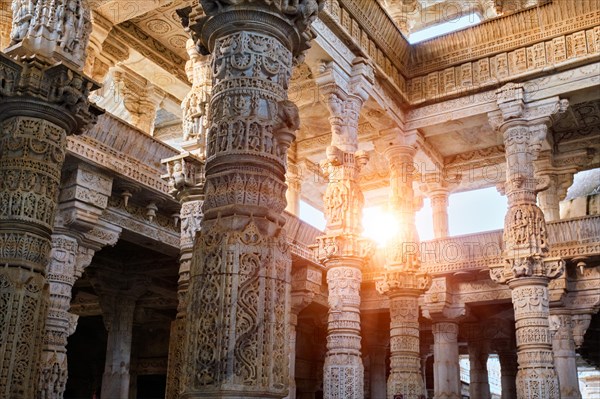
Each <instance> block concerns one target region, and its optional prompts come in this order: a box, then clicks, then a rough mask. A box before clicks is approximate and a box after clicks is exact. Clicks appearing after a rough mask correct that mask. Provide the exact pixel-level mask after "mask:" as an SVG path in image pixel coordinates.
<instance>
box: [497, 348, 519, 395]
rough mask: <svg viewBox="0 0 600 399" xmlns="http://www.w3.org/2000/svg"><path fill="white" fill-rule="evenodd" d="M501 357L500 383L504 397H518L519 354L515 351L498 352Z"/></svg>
mask: <svg viewBox="0 0 600 399" xmlns="http://www.w3.org/2000/svg"><path fill="white" fill-rule="evenodd" d="M498 357H499V359H500V379H501V381H500V384H501V386H502V399H514V398H516V397H517V383H516V381H517V366H518V363H517V354H516V353H515V352H514V351H502V352H498Z"/></svg>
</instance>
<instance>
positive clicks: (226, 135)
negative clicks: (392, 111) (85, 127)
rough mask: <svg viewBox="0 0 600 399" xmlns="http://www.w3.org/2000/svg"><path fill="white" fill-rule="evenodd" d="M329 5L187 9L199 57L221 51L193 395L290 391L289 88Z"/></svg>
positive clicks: (191, 342) (198, 261)
mask: <svg viewBox="0 0 600 399" xmlns="http://www.w3.org/2000/svg"><path fill="white" fill-rule="evenodd" d="M319 3H320V2H319V1H316V0H301V1H293V2H288V1H283V0H278V1H275V2H265V1H257V2H254V1H252V2H251V1H230V0H219V1H217V0H202V1H201V5H202V7H200V5H197V6H194V7H193V8H192V7H188V8H186V9H184V10H181V11H179V14H180V15H181V16H182V19H183V24H184V26H186V27H187V28H189V30H190V31H191V32H192V38H193V39H194V40H195V42H196V45H197V46H198V47H199V49H200V50H201V52H202V53H204V54H206V53H208V52H209V51H210V52H212V53H213V62H212V98H211V103H210V110H209V115H208V126H209V128H208V132H207V135H208V138H207V161H206V184H205V202H204V204H203V212H204V216H203V220H202V225H201V229H202V234H201V235H198V239H197V240H196V243H195V245H194V254H193V258H192V266H191V269H192V270H191V272H190V276H191V277H190V290H189V292H190V295H189V296H188V299H189V305H188V311H187V314H188V315H190V319H189V322H188V323H187V325H188V327H187V330H186V344H185V345H186V347H185V352H186V354H187V359H186V361H185V363H184V364H187V365H188V366H187V367H186V370H185V377H184V383H183V386H184V395H192V396H194V394H195V393H197V392H199V391H201V392H202V393H203V394H204V393H206V392H210V393H211V394H214V395H218V396H222V395H225V396H231V395H233V396H252V397H257V396H261V395H267V396H273V397H282V396H284V395H285V394H286V392H287V387H288V383H289V378H288V372H289V367H288V338H289V306H290V281H289V279H290V277H289V276H290V267H291V259H290V257H289V246H288V244H287V242H286V236H285V231H284V230H283V229H282V225H283V222H284V219H283V218H282V216H281V213H282V211H283V209H284V208H285V189H286V186H285V180H284V179H285V169H286V161H287V150H288V148H289V147H290V145H291V143H292V141H293V140H294V139H295V130H296V129H297V128H298V127H299V119H298V110H297V108H296V106H295V105H294V104H293V103H291V102H290V101H289V100H288V99H287V89H288V84H289V80H290V77H291V68H292V62H293V58H294V57H298V56H300V54H301V53H302V52H303V51H304V50H305V49H306V48H307V45H308V41H309V40H310V39H311V38H312V37H313V34H312V31H311V30H310V29H309V25H310V23H311V22H312V21H313V20H314V19H315V18H316V13H317V12H318V9H319ZM204 12H205V13H206V15H207V16H205V15H204ZM223 27H225V28H226V29H222V28H223ZM280 37H286V38H289V39H290V40H289V41H288V40H286V41H285V42H284V41H281V40H280V39H278V38H280ZM191 315H194V316H193V317H191Z"/></svg>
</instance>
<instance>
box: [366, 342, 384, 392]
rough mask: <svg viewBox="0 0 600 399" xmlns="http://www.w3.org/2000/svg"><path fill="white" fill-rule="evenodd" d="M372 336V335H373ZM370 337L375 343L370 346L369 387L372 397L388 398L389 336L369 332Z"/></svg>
mask: <svg viewBox="0 0 600 399" xmlns="http://www.w3.org/2000/svg"><path fill="white" fill-rule="evenodd" d="M371 334H372V335H371ZM368 336H369V337H371V338H374V341H375V342H372V343H371V344H370V345H369V349H368V350H369V363H370V364H369V372H370V378H369V381H370V382H369V385H370V390H369V392H370V395H371V396H370V397H371V398H372V399H374V398H385V397H386V378H385V376H386V372H387V370H386V369H387V367H386V360H387V345H386V343H387V334H382V333H381V332H380V333H379V334H378V333H377V332H369V335H368Z"/></svg>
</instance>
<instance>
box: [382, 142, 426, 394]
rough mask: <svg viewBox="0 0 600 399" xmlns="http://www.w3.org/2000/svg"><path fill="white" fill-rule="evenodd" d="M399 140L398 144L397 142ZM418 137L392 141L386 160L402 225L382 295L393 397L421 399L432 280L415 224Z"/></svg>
mask: <svg viewBox="0 0 600 399" xmlns="http://www.w3.org/2000/svg"><path fill="white" fill-rule="evenodd" d="M394 139H395V140H394ZM415 139H416V135H415V134H413V135H411V136H406V137H400V138H399V139H398V138H392V139H390V140H388V143H387V144H388V145H387V147H386V148H385V152H384V154H385V156H386V158H387V159H388V162H389V165H390V198H389V211H390V212H392V213H393V214H394V215H395V220H394V223H397V224H398V225H400V226H402V227H401V230H400V231H399V233H398V234H397V236H396V237H393V238H392V239H391V240H390V242H389V244H388V246H387V247H386V249H385V250H386V273H385V274H384V276H383V280H382V281H378V282H377V285H376V287H377V291H379V293H381V294H384V295H387V296H388V298H389V299H390V319H391V323H390V352H391V360H390V368H391V370H390V376H389V378H388V383H387V397H388V399H393V398H394V397H396V396H398V395H401V396H402V397H403V398H406V399H420V398H421V396H422V395H424V394H425V386H424V384H423V376H422V375H421V354H420V340H419V296H420V295H421V294H423V293H424V292H425V291H426V290H427V288H429V284H430V283H431V278H430V277H429V276H428V275H427V274H426V273H424V272H422V271H421V270H420V266H421V264H420V263H421V262H420V255H419V237H418V234H417V228H416V225H415V208H416V207H418V204H417V201H416V199H415V196H414V192H413V187H412V186H413V181H414V174H415V172H416V170H415V167H414V156H415V153H416V148H415V146H414V143H415V141H416V140H415Z"/></svg>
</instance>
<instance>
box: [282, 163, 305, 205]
mask: <svg viewBox="0 0 600 399" xmlns="http://www.w3.org/2000/svg"><path fill="white" fill-rule="evenodd" d="M285 184H286V185H287V191H286V192H285V200H286V202H287V206H286V208H285V210H286V211H287V212H289V213H291V214H292V215H295V216H299V215H300V193H301V192H302V176H301V174H300V169H299V168H298V165H296V164H293V163H290V162H289V159H288V169H287V172H286V174H285Z"/></svg>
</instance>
